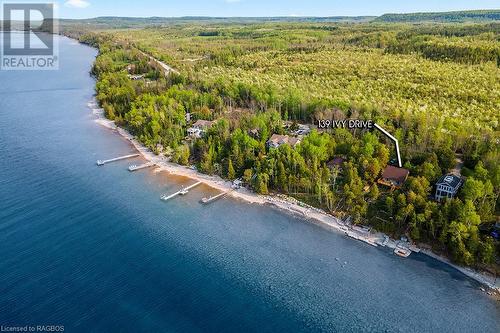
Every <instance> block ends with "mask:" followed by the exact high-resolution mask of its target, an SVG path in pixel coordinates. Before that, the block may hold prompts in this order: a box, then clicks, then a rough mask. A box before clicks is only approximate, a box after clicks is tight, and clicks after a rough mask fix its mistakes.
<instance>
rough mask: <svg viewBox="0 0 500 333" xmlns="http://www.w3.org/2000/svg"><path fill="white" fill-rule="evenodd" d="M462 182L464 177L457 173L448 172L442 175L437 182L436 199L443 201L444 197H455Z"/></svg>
mask: <svg viewBox="0 0 500 333" xmlns="http://www.w3.org/2000/svg"><path fill="white" fill-rule="evenodd" d="M462 183H463V181H462V178H460V177H458V176H456V175H453V174H447V175H443V176H441V178H439V180H438V181H437V182H436V194H435V198H436V200H437V201H441V200H442V199H451V198H454V197H455V195H456V194H457V192H458V190H459V189H460V186H462Z"/></svg>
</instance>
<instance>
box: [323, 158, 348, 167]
mask: <svg viewBox="0 0 500 333" xmlns="http://www.w3.org/2000/svg"><path fill="white" fill-rule="evenodd" d="M344 162H345V158H343V157H340V156H336V157H334V158H333V159H332V160H331V161H329V162H328V163H326V166H327V167H328V168H329V169H333V168H338V169H339V170H342V165H343V164H344Z"/></svg>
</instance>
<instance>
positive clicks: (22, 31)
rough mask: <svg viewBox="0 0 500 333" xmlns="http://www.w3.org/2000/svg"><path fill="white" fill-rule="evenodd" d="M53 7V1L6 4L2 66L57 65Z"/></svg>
mask: <svg viewBox="0 0 500 333" xmlns="http://www.w3.org/2000/svg"><path fill="white" fill-rule="evenodd" d="M54 8H55V7H54V4H52V3H4V4H3V6H2V12H3V15H2V22H3V24H2V38H1V41H2V46H1V61H0V69H2V70H54V69H58V61H57V60H58V47H57V46H58V45H57V43H56V38H55V37H54V36H55V34H56V33H57V21H56V19H55V15H54Z"/></svg>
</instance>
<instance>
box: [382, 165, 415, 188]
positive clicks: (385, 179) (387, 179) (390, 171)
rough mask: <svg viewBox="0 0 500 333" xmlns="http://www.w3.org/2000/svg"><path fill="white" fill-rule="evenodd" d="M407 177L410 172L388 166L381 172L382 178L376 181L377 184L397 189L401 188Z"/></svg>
mask: <svg viewBox="0 0 500 333" xmlns="http://www.w3.org/2000/svg"><path fill="white" fill-rule="evenodd" d="M409 175H410V171H409V170H407V169H404V168H398V167H395V166H392V165H388V166H387V167H386V168H385V169H384V171H383V172H382V177H381V178H380V179H379V180H378V183H379V184H382V185H385V186H389V187H391V188H399V187H401V186H403V184H404V183H405V182H406V180H407V179H408V176H409Z"/></svg>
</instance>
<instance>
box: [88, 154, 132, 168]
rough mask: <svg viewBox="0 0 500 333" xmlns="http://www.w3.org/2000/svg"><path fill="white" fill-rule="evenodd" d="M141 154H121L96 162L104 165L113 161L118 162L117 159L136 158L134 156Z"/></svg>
mask: <svg viewBox="0 0 500 333" xmlns="http://www.w3.org/2000/svg"><path fill="white" fill-rule="evenodd" d="M138 156H140V155H139V154H132V155H125V156H120V157H116V158H112V159H109V160H104V161H103V160H98V161H97V162H96V163H97V165H98V166H103V165H104V164H108V163H111V162H116V161H121V160H126V159H128V158H134V157H138Z"/></svg>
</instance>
